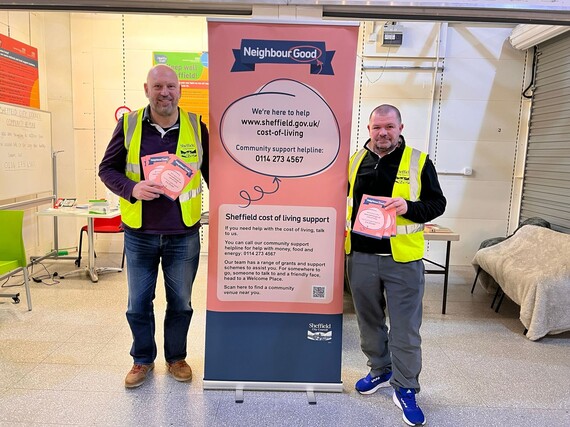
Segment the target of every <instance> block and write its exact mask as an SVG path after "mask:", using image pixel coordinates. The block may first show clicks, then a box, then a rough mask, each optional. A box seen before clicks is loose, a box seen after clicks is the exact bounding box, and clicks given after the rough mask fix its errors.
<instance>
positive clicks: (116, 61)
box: [93, 48, 123, 98]
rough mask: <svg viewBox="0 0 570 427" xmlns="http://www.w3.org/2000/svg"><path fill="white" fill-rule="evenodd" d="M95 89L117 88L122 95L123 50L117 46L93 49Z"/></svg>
mask: <svg viewBox="0 0 570 427" xmlns="http://www.w3.org/2000/svg"><path fill="white" fill-rule="evenodd" d="M93 84H94V85H95V90H96V91H99V90H103V91H106V90H109V89H113V90H117V91H120V94H121V98H122V97H123V51H122V50H121V49H117V48H109V49H102V48H95V49H93Z"/></svg>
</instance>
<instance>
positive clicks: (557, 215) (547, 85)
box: [520, 34, 570, 233]
mask: <svg viewBox="0 0 570 427" xmlns="http://www.w3.org/2000/svg"><path fill="white" fill-rule="evenodd" d="M537 55H538V56H537V61H536V81H535V89H534V92H533V103H532V109H531V116H530V123H529V138H528V148H527V156H526V164H525V173H524V181H523V191H522V200H521V215H520V217H521V218H520V221H521V222H522V221H524V220H525V219H527V218H530V217H534V216H538V217H541V218H544V219H545V220H547V221H549V222H550V223H551V224H552V228H553V229H555V230H558V231H562V232H565V233H570V35H569V34H562V35H560V36H558V37H556V38H553V39H552V40H548V41H546V42H544V43H541V44H539V45H538V48H537Z"/></svg>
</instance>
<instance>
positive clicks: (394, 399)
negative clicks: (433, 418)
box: [392, 392, 426, 427]
mask: <svg viewBox="0 0 570 427" xmlns="http://www.w3.org/2000/svg"><path fill="white" fill-rule="evenodd" d="M392 400H393V401H394V405H396V406H397V407H398V408H399V409H400V411H402V419H403V420H404V422H405V423H406V424H407V425H409V426H412V427H414V426H419V425H421V426H423V425H425V424H426V419H425V417H424V422H423V423H421V424H414V423H412V422H411V421H410V420H408V419H407V418H406V414H404V410H403V409H402V404H401V403H400V400H399V399H398V398H397V397H396V392H394V394H392Z"/></svg>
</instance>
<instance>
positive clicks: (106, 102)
mask: <svg viewBox="0 0 570 427" xmlns="http://www.w3.org/2000/svg"><path fill="white" fill-rule="evenodd" d="M122 105H123V91H120V90H118V89H116V90H111V89H99V90H97V97H96V98H95V129H97V130H99V129H103V128H105V129H114V127H115V125H116V124H117V120H116V119H115V111H116V110H117V108H119V107H120V106H122ZM110 136H111V135H110V134H109V137H110Z"/></svg>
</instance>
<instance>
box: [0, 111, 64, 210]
mask: <svg viewBox="0 0 570 427" xmlns="http://www.w3.org/2000/svg"><path fill="white" fill-rule="evenodd" d="M48 191H49V192H50V193H53V175H52V148H51V113H50V112H48V111H42V110H36V109H33V108H26V107H22V106H19V105H14V104H5V103H1V102H0V200H6V199H13V198H16V197H21V196H28V195H32V194H35V193H43V192H48Z"/></svg>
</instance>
